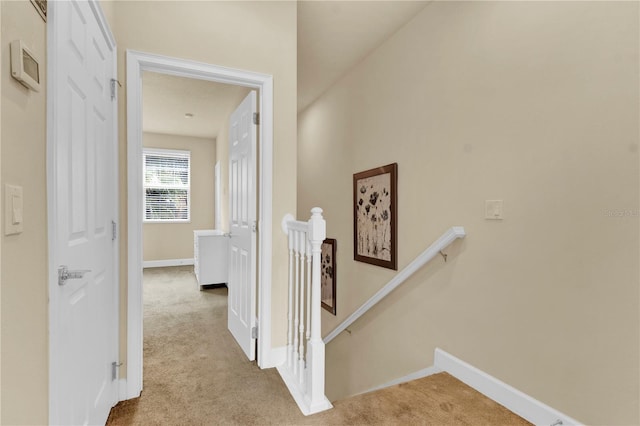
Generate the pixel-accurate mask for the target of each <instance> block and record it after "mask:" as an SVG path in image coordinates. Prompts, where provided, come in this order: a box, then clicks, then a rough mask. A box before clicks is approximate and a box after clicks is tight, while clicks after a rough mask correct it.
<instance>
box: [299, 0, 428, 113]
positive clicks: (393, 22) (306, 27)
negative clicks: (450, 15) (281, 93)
mask: <svg viewBox="0 0 640 426" xmlns="http://www.w3.org/2000/svg"><path fill="white" fill-rule="evenodd" d="M428 3H429V2H428V1H299V2H298V111H301V110H303V109H304V108H306V107H307V106H308V105H309V104H310V103H311V102H313V101H314V100H316V99H317V98H318V96H320V95H321V94H322V93H323V92H324V91H325V90H327V89H328V88H329V87H331V86H332V85H333V84H334V83H335V82H336V81H337V80H338V79H339V78H340V77H342V76H343V75H344V74H345V73H346V72H347V71H348V70H349V69H351V68H352V67H353V66H354V65H356V64H357V63H359V62H360V61H362V59H364V58H365V57H366V56H367V55H368V54H369V53H370V52H371V51H373V50H374V49H375V48H376V47H378V46H380V45H381V44H382V43H383V42H384V41H385V40H386V39H387V38H389V37H390V36H391V35H392V34H393V33H395V32H396V31H397V30H398V29H400V27H402V26H403V25H404V24H406V23H407V22H408V21H409V20H411V18H413V17H414V16H415V15H416V14H417V13H418V11H420V10H421V9H423V8H424V7H425V6H426V5H427V4H428Z"/></svg>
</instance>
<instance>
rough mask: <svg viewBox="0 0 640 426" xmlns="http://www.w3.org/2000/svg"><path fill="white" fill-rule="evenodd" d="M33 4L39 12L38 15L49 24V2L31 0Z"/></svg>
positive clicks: (45, 0)
mask: <svg viewBox="0 0 640 426" xmlns="http://www.w3.org/2000/svg"><path fill="white" fill-rule="evenodd" d="M31 4H32V5H33V7H35V8H36V10H37V11H38V15H40V17H41V18H42V20H43V21H44V22H47V0H31Z"/></svg>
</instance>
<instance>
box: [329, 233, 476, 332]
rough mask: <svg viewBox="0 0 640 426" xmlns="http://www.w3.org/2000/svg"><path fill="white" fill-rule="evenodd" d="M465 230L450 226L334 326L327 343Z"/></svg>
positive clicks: (463, 234) (461, 235)
mask: <svg viewBox="0 0 640 426" xmlns="http://www.w3.org/2000/svg"><path fill="white" fill-rule="evenodd" d="M465 235H466V234H465V231H464V228H463V227H462V226H454V227H452V228H449V229H448V230H447V231H446V232H445V233H444V234H442V235H441V236H440V238H438V239H437V240H436V241H435V242H434V243H433V244H431V245H430V246H429V247H428V248H427V249H426V250H425V251H423V252H422V253H421V254H420V255H418V257H416V258H415V259H414V260H413V261H412V262H411V263H409V264H408V265H407V266H406V267H405V268H404V269H402V270H401V271H400V272H398V273H397V274H396V275H395V276H394V277H393V278H392V279H391V280H390V281H389V282H388V283H387V284H386V285H385V286H384V287H382V288H381V289H380V290H378V292H377V293H376V294H374V295H373V296H372V297H371V298H370V299H369V300H367V301H366V302H365V303H364V304H363V305H362V306H360V307H359V308H358V309H356V310H355V311H354V312H353V313H352V314H351V315H349V316H348V317H347V318H346V319H345V320H344V321H343V322H342V323H340V325H338V326H337V327H336V328H334V329H333V330H332V331H331V332H330V333H329V334H327V336H326V337H325V338H324V339H323V340H324V343H325V344H327V343H329V342H330V341H332V340H333V339H335V338H336V337H337V336H338V334H340V333H342V332H343V331H344V330H346V329H347V328H348V327H349V326H350V325H351V324H353V323H354V322H355V321H356V320H357V319H358V318H360V317H361V316H362V315H364V314H365V312H367V311H368V310H369V309H371V308H372V307H373V306H375V305H376V304H377V303H378V302H380V301H381V300H382V299H384V298H385V297H386V296H387V295H388V294H389V293H391V292H392V291H393V290H395V289H396V288H397V287H398V286H400V285H401V284H402V283H403V282H405V281H406V280H407V279H408V278H409V277H410V276H411V275H413V273H414V272H416V271H417V270H418V269H420V268H421V267H422V266H424V265H425V264H426V263H428V262H429V261H430V260H431V259H433V258H434V257H435V256H437V255H438V254H439V253H440V251H441V250H443V249H444V248H446V247H447V246H448V245H449V244H451V243H452V242H454V241H455V240H456V239H458V238H464V236H465Z"/></svg>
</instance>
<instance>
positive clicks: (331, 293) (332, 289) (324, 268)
mask: <svg viewBox="0 0 640 426" xmlns="http://www.w3.org/2000/svg"><path fill="white" fill-rule="evenodd" d="M336 246H337V243H336V240H335V239H334V238H327V239H326V240H324V241H323V242H322V258H321V259H322V261H321V262H320V301H321V304H322V307H323V308H324V309H326V310H327V311H329V312H331V313H332V314H333V315H335V314H336V277H337V275H336Z"/></svg>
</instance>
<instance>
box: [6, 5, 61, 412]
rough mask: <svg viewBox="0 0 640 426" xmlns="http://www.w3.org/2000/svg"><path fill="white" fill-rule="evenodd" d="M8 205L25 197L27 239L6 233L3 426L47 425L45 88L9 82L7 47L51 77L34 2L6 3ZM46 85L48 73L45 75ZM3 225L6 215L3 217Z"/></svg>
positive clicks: (42, 33)
mask: <svg viewBox="0 0 640 426" xmlns="http://www.w3.org/2000/svg"><path fill="white" fill-rule="evenodd" d="M0 8H1V10H2V17H1V23H2V30H1V32H2V36H1V39H2V43H1V45H0V49H1V51H2V53H1V54H2V61H1V63H2V67H1V76H0V80H1V85H2V115H1V119H0V120H1V124H2V125H1V128H2V130H1V133H2V136H1V138H2V142H3V145H2V160H1V161H2V164H1V170H2V174H1V181H2V191H1V192H2V194H3V195H2V197H4V184H5V183H10V184H14V185H20V186H22V187H23V191H24V232H23V233H22V234H18V235H11V236H5V235H4V224H3V225H2V229H3V231H2V237H1V244H0V246H1V247H2V249H1V250H2V270H1V272H0V275H1V282H2V289H1V292H2V301H1V307H0V309H1V315H2V317H1V319H0V323H1V326H0V327H1V333H0V335H1V339H2V353H1V358H2V365H1V368H0V370H1V373H0V374H1V375H2V381H1V385H0V393H1V395H2V396H1V398H2V402H1V404H2V418H0V423H2V424H46V423H47V422H48V404H49V401H48V383H49V380H48V376H49V372H48V359H49V350H48V311H47V292H48V290H47V196H46V174H45V173H46V168H45V164H46V156H45V155H46V112H45V111H46V109H45V105H46V97H45V92H46V84H43V86H42V89H41V91H40V92H38V93H36V92H33V91H30V90H27V89H26V88H25V87H24V86H22V85H21V84H20V83H18V82H17V81H16V80H14V79H13V78H11V73H10V59H9V43H10V42H11V41H12V40H16V39H22V40H23V41H24V42H25V44H26V45H27V46H28V47H29V48H30V49H31V50H33V52H34V53H35V54H36V55H37V57H38V59H39V60H40V64H41V69H42V70H46V42H45V40H46V38H45V34H46V27H45V23H44V22H43V21H42V19H41V18H40V16H39V15H38V13H37V12H36V10H35V9H34V7H33V6H32V5H31V3H30V2H28V1H21V2H14V1H2V2H1V3H0ZM43 77H44V80H46V72H45V73H43ZM2 218H3V220H4V212H3V213H2Z"/></svg>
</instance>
